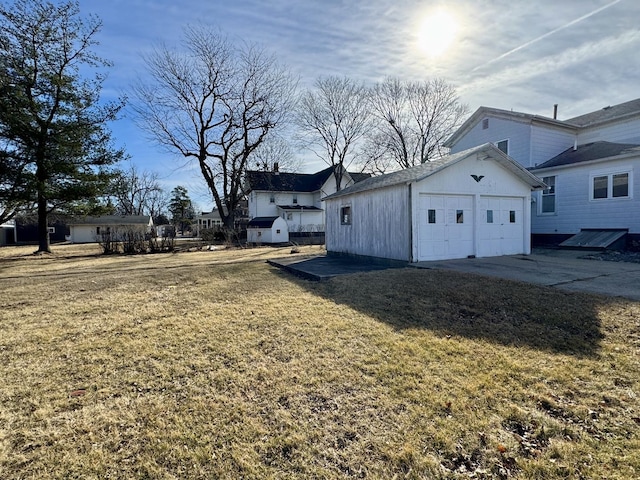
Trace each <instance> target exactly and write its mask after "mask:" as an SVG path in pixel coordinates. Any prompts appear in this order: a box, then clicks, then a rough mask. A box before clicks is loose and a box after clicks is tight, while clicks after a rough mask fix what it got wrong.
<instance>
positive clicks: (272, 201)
mask: <svg viewBox="0 0 640 480" xmlns="http://www.w3.org/2000/svg"><path fill="white" fill-rule="evenodd" d="M269 203H276V196H275V195H274V194H273V193H272V194H271V196H270V197H269Z"/></svg>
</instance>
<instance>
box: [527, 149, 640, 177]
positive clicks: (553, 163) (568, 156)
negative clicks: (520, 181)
mask: <svg viewBox="0 0 640 480" xmlns="http://www.w3.org/2000/svg"><path fill="white" fill-rule="evenodd" d="M632 155H640V145H635V144H631V143H612V142H593V143H585V144H584V145H579V146H578V147H577V148H576V149H575V150H574V149H573V147H571V148H568V149H567V150H565V151H564V152H562V153H560V154H559V155H556V156H555V157H553V158H552V159H550V160H547V161H546V162H544V163H542V164H540V165H538V166H536V167H535V168H532V169H531V171H536V170H539V169H542V168H551V167H561V166H566V165H575V164H578V163H583V162H591V161H594V160H603V159H606V158H611V157H620V156H632Z"/></svg>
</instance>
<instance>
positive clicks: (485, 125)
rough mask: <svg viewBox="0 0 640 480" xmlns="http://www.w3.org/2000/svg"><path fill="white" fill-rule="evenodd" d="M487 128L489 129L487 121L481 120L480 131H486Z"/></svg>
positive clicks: (486, 119)
mask: <svg viewBox="0 0 640 480" xmlns="http://www.w3.org/2000/svg"><path fill="white" fill-rule="evenodd" d="M487 128H489V119H488V118H485V119H484V120H482V129H483V130H486V129H487Z"/></svg>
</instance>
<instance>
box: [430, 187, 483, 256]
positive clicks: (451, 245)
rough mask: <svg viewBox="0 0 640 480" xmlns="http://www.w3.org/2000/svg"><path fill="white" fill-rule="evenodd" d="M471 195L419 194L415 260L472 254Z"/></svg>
mask: <svg viewBox="0 0 640 480" xmlns="http://www.w3.org/2000/svg"><path fill="white" fill-rule="evenodd" d="M473 210H474V209H473V197H472V196H469V195H428V194H421V195H420V201H419V207H418V261H424V260H442V259H447V258H466V257H468V256H469V255H473V254H474V246H473V241H474V218H473Z"/></svg>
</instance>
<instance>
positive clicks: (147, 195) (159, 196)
mask: <svg viewBox="0 0 640 480" xmlns="http://www.w3.org/2000/svg"><path fill="white" fill-rule="evenodd" d="M112 196H113V197H114V199H115V203H116V208H117V210H118V213H120V214H121V215H151V216H153V217H156V216H158V215H159V214H160V213H162V210H166V208H167V206H168V204H169V200H168V196H167V195H166V193H165V192H163V190H162V187H161V186H160V182H159V180H158V174H157V173H155V172H147V171H144V170H140V169H139V168H137V167H136V166H135V165H134V164H133V163H130V164H129V166H128V168H127V169H125V170H121V171H119V172H118V173H117V178H116V180H115V181H114V187H113V192H112ZM161 202H164V204H163V205H161V204H160V203H161ZM154 221H155V218H154Z"/></svg>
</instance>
